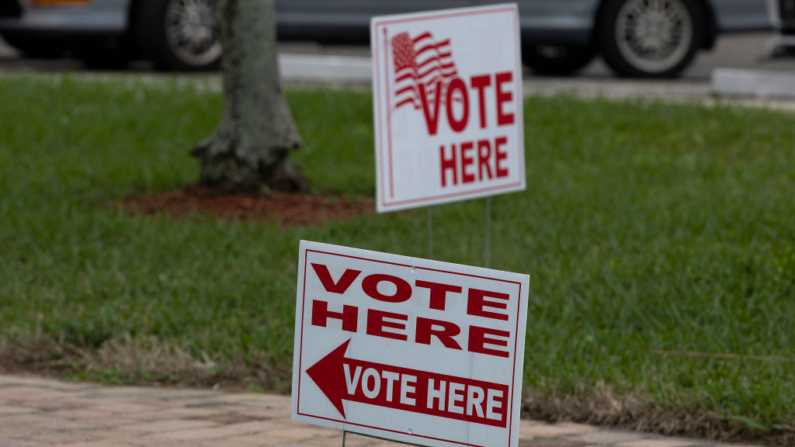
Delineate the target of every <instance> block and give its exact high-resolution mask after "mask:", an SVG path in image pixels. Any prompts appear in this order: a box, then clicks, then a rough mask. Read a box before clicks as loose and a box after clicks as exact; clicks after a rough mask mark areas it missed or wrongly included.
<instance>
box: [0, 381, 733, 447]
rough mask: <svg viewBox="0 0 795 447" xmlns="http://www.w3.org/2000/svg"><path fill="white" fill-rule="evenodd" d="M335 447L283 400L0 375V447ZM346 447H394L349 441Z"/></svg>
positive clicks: (634, 444)
mask: <svg viewBox="0 0 795 447" xmlns="http://www.w3.org/2000/svg"><path fill="white" fill-rule="evenodd" d="M520 439H521V441H520V446H521V447H596V446H601V447H604V446H614V447H687V446H697V447H718V446H719V444H714V443H709V442H704V441H698V440H691V439H681V438H663V437H659V436H652V435H647V434H641V433H630V432H622V431H615V430H604V429H599V428H596V427H591V426H588V425H580V424H555V425H550V424H545V423H540V422H533V421H522V425H521V431H520ZM341 444H342V433H341V432H339V431H337V430H332V429H328V428H324V427H316V426H313V425H308V424H301V423H296V422H292V421H290V398H289V397H287V396H275V395H267V394H265V395H263V394H237V393H234V394H233V393H226V392H221V391H210V390H190V389H170V388H154V387H112V386H103V385H97V384H91V383H70V382H61V381H57V380H51V379H42V378H36V377H28V376H10V375H0V447H43V446H52V445H59V446H69V447H211V446H212V447H215V446H218V447H256V446H268V447H271V446H273V447H276V446H284V447H337V446H340V445H341ZM346 445H347V446H348V447H385V446H388V445H392V446H398V445H400V444H394V443H389V442H385V441H380V440H377V439H372V438H367V437H364V436H358V435H352V434H349V435H348V436H347V442H346ZM722 446H726V447H728V446H729V445H728V444H723V445H722ZM735 447H736V446H735Z"/></svg>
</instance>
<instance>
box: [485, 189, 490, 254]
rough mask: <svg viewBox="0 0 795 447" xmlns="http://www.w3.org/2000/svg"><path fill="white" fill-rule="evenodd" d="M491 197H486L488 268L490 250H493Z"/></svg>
mask: <svg viewBox="0 0 795 447" xmlns="http://www.w3.org/2000/svg"><path fill="white" fill-rule="evenodd" d="M490 227H491V197H486V268H489V252H490V251H491V231H490V229H491V228H490Z"/></svg>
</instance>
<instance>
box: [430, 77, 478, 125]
mask: <svg viewBox="0 0 795 447" xmlns="http://www.w3.org/2000/svg"><path fill="white" fill-rule="evenodd" d="M455 92H461V97H460V101H461V106H462V108H463V110H462V113H461V117H460V119H456V117H455V114H454V113H453V103H454V102H455V98H454V95H455ZM436 98H437V104H438V101H439V100H438V98H439V95H438V94H437V95H436ZM446 99H447V100H446V101H445V106H447V122H448V123H450V128H451V129H453V132H461V131H463V130H464V129H466V127H467V124H468V123H469V94H468V93H467V86H466V84H464V81H462V80H461V78H454V79H453V80H452V81H450V84H449V85H448V86H447V98H446ZM437 118H438V113H437ZM434 134H435V132H434V133H433V134H431V135H434Z"/></svg>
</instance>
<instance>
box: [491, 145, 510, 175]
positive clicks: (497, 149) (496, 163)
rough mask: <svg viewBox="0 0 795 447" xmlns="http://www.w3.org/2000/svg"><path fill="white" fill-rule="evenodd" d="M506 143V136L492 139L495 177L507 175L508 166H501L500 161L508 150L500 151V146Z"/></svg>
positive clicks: (506, 155)
mask: <svg viewBox="0 0 795 447" xmlns="http://www.w3.org/2000/svg"><path fill="white" fill-rule="evenodd" d="M506 144H508V138H506V137H498V138H495V139H494V166H495V167H496V171H497V178H502V177H508V168H503V167H501V162H502V161H503V160H505V159H506V158H508V152H506V151H500V148H501V147H502V146H505V145H506Z"/></svg>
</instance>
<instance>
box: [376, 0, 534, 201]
mask: <svg viewBox="0 0 795 447" xmlns="http://www.w3.org/2000/svg"><path fill="white" fill-rule="evenodd" d="M370 28H371V45H372V53H373V104H374V119H375V138H376V145H375V146H376V172H377V174H376V176H377V192H376V194H377V197H376V202H377V207H378V211H379V212H385V211H394V210H399V209H405V208H416V207H419V206H425V205H433V204H440V203H448V202H454V201H458V200H467V199H472V198H476V197H485V196H491V195H496V194H502V193H507V192H511V191H520V190H523V189H525V172H524V135H523V120H522V64H521V56H520V54H521V49H520V43H519V16H518V10H517V7H516V5H515V4H508V5H497V6H490V7H485V8H465V9H451V10H444V11H434V12H431V13H423V14H406V15H395V16H384V17H375V18H373V21H372V23H371V27H370Z"/></svg>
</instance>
